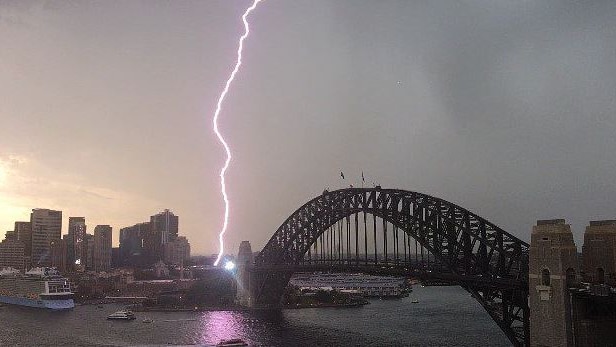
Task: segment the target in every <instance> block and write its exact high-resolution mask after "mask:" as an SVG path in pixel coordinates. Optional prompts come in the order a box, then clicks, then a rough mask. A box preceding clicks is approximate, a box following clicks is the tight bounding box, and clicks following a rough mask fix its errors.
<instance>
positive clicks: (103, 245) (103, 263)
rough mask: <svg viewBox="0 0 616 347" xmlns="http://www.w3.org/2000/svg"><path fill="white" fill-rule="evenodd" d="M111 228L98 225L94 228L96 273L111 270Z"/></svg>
mask: <svg viewBox="0 0 616 347" xmlns="http://www.w3.org/2000/svg"><path fill="white" fill-rule="evenodd" d="M111 230H112V229H111V227H110V226H109V225H97V226H96V227H95V228H94V271H96V272H101V271H109V270H111Z"/></svg>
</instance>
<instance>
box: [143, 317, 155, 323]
mask: <svg viewBox="0 0 616 347" xmlns="http://www.w3.org/2000/svg"><path fill="white" fill-rule="evenodd" d="M143 322H144V323H153V322H154V320H153V319H151V318H145V319H144V320H143Z"/></svg>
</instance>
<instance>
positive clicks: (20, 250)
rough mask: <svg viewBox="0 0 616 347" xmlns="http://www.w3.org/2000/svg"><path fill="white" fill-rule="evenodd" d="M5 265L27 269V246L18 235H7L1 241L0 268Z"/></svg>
mask: <svg viewBox="0 0 616 347" xmlns="http://www.w3.org/2000/svg"><path fill="white" fill-rule="evenodd" d="M4 267H12V268H14V269H17V270H20V271H25V270H26V257H25V246H24V243H23V242H21V241H19V240H17V238H16V237H11V236H9V237H5V239H4V240H3V241H2V242H0V269H2V268H4Z"/></svg>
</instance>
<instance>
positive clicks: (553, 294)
mask: <svg viewBox="0 0 616 347" xmlns="http://www.w3.org/2000/svg"><path fill="white" fill-rule="evenodd" d="M529 253H530V257H529V261H530V264H529V275H528V277H529V279H528V286H529V298H530V300H529V301H530V307H531V310H530V345H531V346H546V347H548V346H549V347H552V346H554V347H556V346H573V345H574V341H573V333H572V332H573V329H572V317H571V305H570V302H571V301H570V297H569V291H568V287H569V285H570V284H572V283H571V282H574V281H575V274H576V273H579V271H578V269H577V248H576V246H575V242H574V241H573V234H572V233H571V227H570V226H569V225H568V224H565V220H564V219H555V220H540V221H537V225H536V226H534V227H533V231H532V234H531V243H530V248H529Z"/></svg>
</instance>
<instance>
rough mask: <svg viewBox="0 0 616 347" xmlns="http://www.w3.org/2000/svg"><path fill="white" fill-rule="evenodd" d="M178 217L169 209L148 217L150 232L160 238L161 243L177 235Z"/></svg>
mask: <svg viewBox="0 0 616 347" xmlns="http://www.w3.org/2000/svg"><path fill="white" fill-rule="evenodd" d="M178 219H179V218H178V216H176V215H174V214H173V212H171V211H169V210H164V211H163V212H161V213H159V214H157V215H154V216H151V217H150V229H151V232H152V234H153V235H156V236H157V237H158V238H159V239H160V241H159V242H160V244H161V245H164V244H166V243H167V242H171V241H173V240H175V239H176V238H177V237H178Z"/></svg>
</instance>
